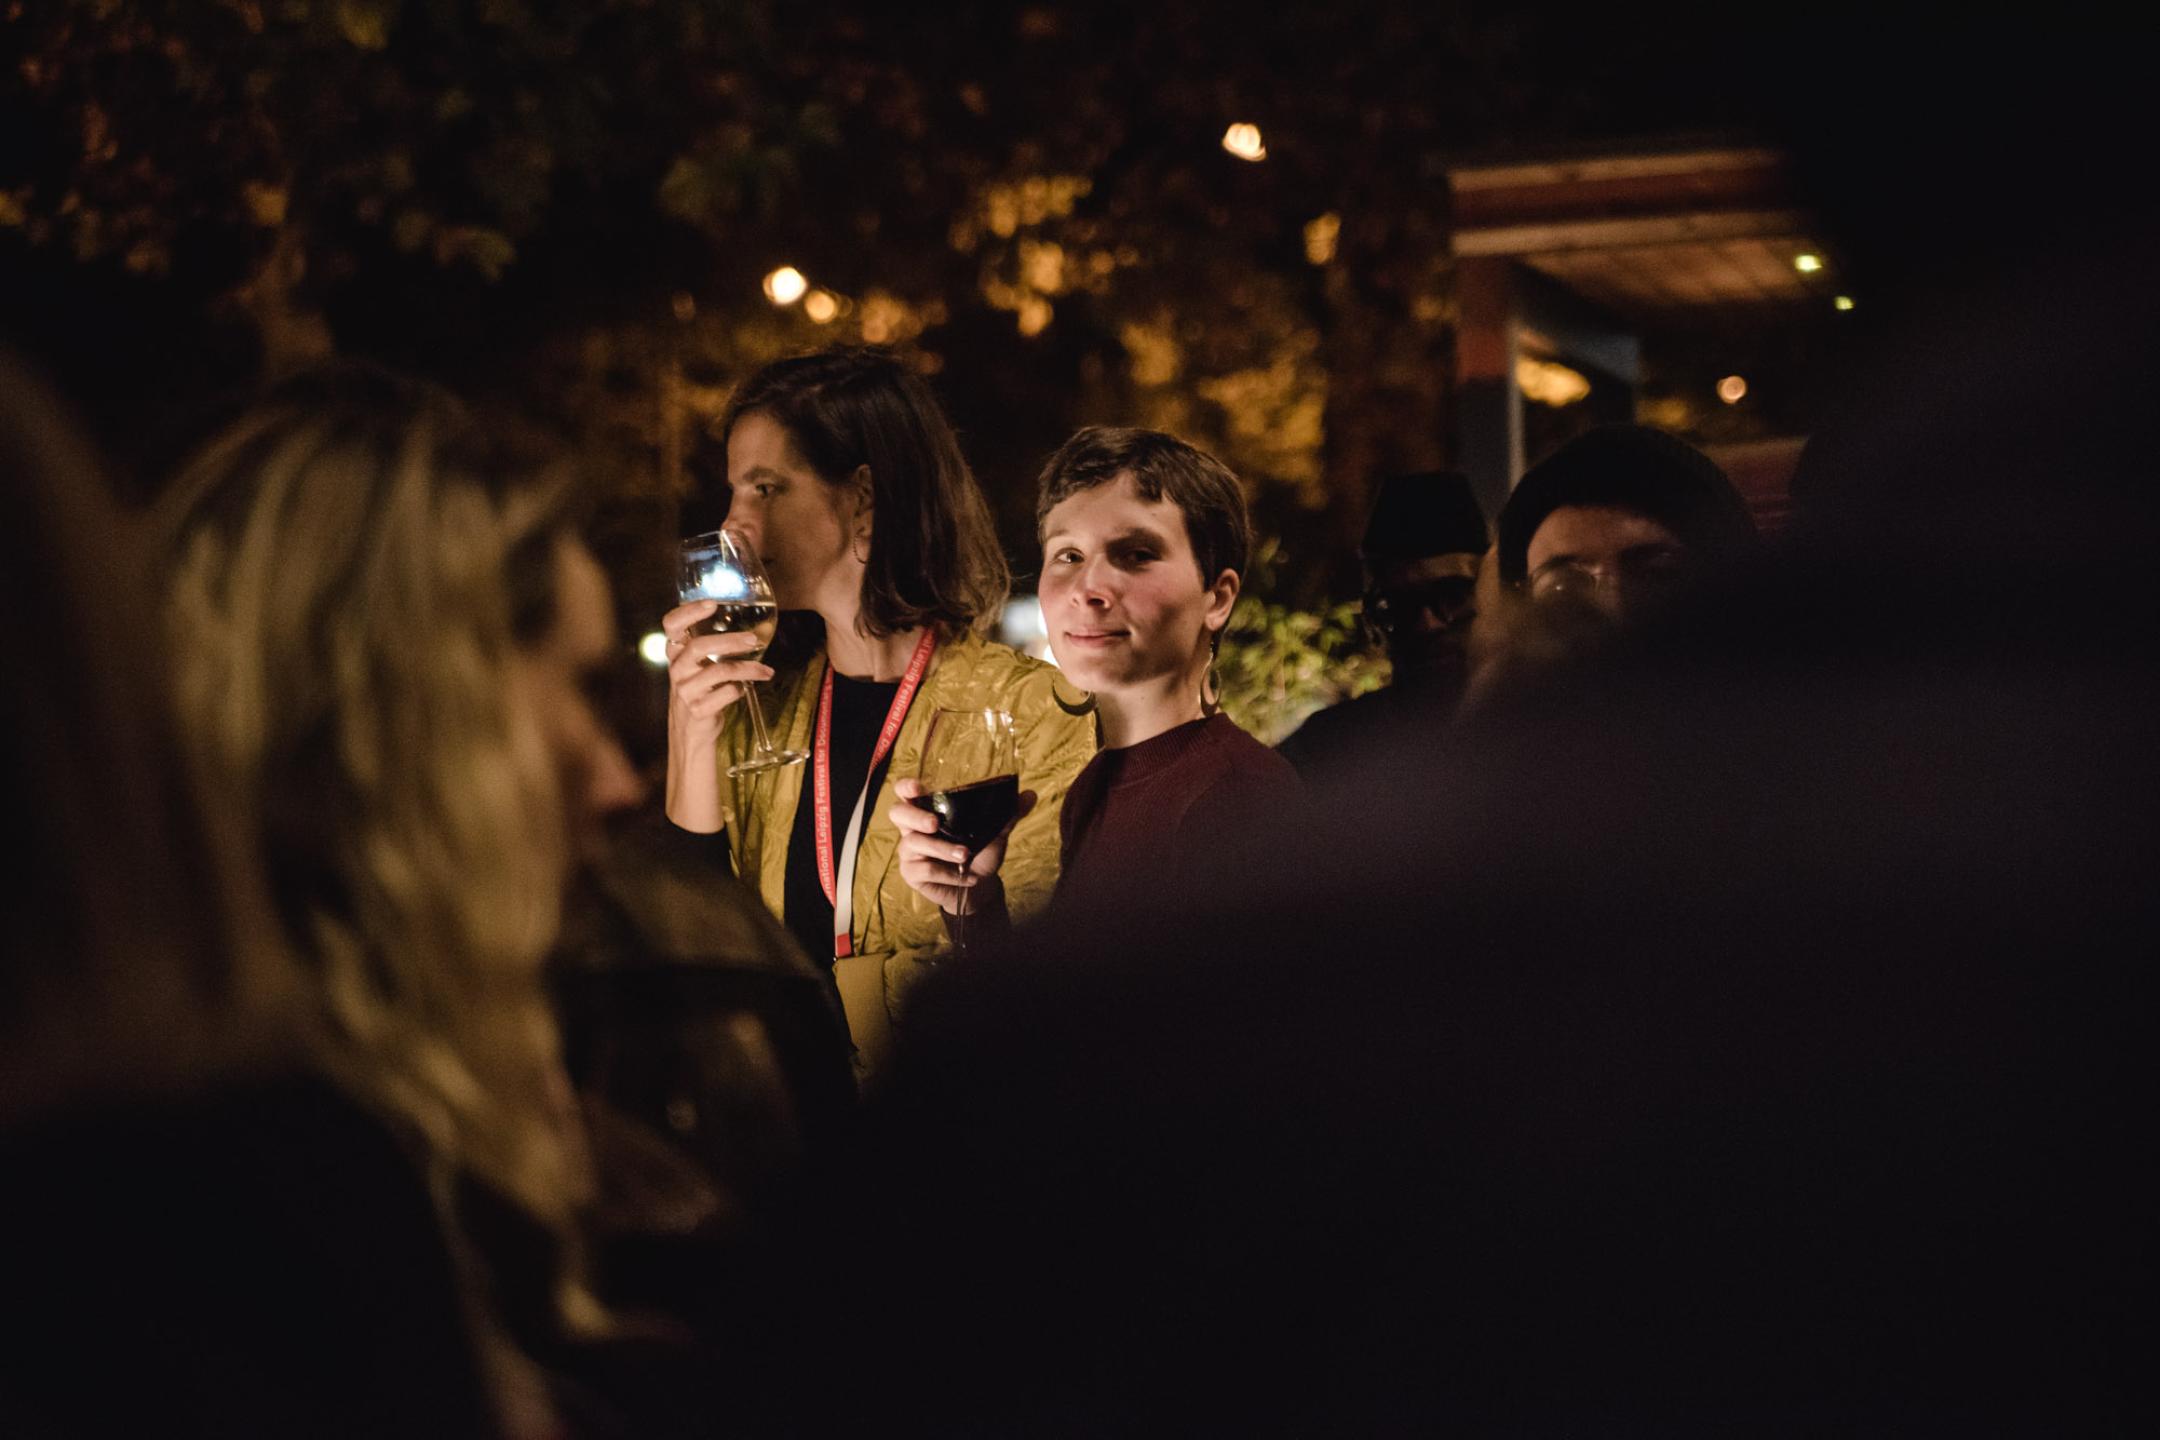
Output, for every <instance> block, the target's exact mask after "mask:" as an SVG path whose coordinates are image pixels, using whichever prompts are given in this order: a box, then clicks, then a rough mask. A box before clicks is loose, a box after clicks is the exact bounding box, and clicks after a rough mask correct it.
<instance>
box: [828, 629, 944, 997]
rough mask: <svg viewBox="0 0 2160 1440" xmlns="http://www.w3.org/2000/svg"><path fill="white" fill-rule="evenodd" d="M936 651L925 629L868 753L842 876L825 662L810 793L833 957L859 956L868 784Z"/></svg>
mask: <svg viewBox="0 0 2160 1440" xmlns="http://www.w3.org/2000/svg"><path fill="white" fill-rule="evenodd" d="M936 649H937V634H936V632H935V631H931V630H925V631H923V637H922V639H920V640H918V641H916V642H915V654H914V656H913V658H911V659H910V660H909V661H908V665H907V671H906V673H905V674H903V675H902V676H901V677H900V688H899V689H898V690H896V691H895V692H894V693H893V698H892V707H891V708H890V709H888V710H887V711H886V712H885V725H884V728H883V729H881V730H879V731H878V739H877V748H876V749H875V750H872V751H871V752H870V768H869V769H867V770H865V771H864V772H863V788H862V793H861V794H860V795H857V796H856V797H855V813H854V814H853V815H851V816H850V817H849V818H848V827H847V837H846V840H845V841H844V843H843V844H842V847H841V850H840V864H839V873H838V874H837V875H836V874H835V873H834V866H833V809H832V692H833V671H832V662H831V661H830V660H829V659H828V660H827V661H826V662H825V684H824V688H823V689H822V690H820V691H819V692H818V712H817V753H816V755H815V756H814V757H813V758H812V759H811V762H810V766H811V770H810V774H811V789H812V797H813V803H812V810H813V818H814V820H815V822H816V829H817V871H818V884H819V885H821V886H823V887H824V889H825V898H826V899H827V900H830V901H831V902H832V907H833V955H834V957H835V958H837V959H841V960H845V959H847V958H848V956H850V955H852V954H854V953H855V935H854V928H853V926H854V918H855V917H854V909H855V904H854V901H855V855H856V852H857V851H858V850H860V849H861V848H862V836H863V811H864V810H866V809H867V808H868V807H869V804H870V782H871V780H872V779H874V778H875V777H876V775H877V768H878V766H879V765H880V764H881V763H883V761H884V759H885V757H886V756H887V755H888V754H890V753H891V752H892V747H893V742H894V741H895V740H898V739H899V738H900V725H901V722H902V721H904V720H906V719H907V713H908V706H909V705H911V704H913V703H914V701H915V692H916V690H918V689H919V688H921V686H922V680H923V675H924V674H925V673H926V672H928V670H929V669H930V655H931V652H933V651H935V650H936Z"/></svg>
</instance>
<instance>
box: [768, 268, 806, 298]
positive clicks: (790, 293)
mask: <svg viewBox="0 0 2160 1440" xmlns="http://www.w3.org/2000/svg"><path fill="white" fill-rule="evenodd" d="M809 288H810V282H809V281H808V280H807V279H805V278H804V277H803V273H802V271H800V270H797V269H796V268H795V267H794V266H792V265H783V266H781V267H780V268H779V269H777V270H775V271H773V272H772V274H770V275H767V276H766V277H765V298H766V299H768V300H770V301H772V303H773V304H775V305H792V304H794V303H795V302H796V301H798V300H800V299H802V297H803V293H804V292H805V291H807V290H808V289H809Z"/></svg>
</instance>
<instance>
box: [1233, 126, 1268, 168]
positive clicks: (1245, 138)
mask: <svg viewBox="0 0 2160 1440" xmlns="http://www.w3.org/2000/svg"><path fill="white" fill-rule="evenodd" d="M1222 148H1223V149H1225V150H1227V151H1229V152H1230V153H1231V154H1232V155H1235V156H1237V158H1238V159H1240V160H1265V159H1267V145H1266V144H1265V142H1263V141H1262V140H1261V139H1260V127H1259V126H1257V125H1248V124H1246V123H1245V122H1244V121H1242V120H1241V121H1239V122H1238V123H1237V124H1235V125H1232V126H1231V127H1230V128H1229V129H1227V130H1225V131H1223V132H1222Z"/></svg>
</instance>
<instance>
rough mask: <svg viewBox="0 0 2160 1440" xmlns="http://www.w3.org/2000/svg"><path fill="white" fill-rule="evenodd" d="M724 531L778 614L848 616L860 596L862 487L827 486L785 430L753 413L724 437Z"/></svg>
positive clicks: (864, 536)
mask: <svg viewBox="0 0 2160 1440" xmlns="http://www.w3.org/2000/svg"><path fill="white" fill-rule="evenodd" d="M727 458H728V489H729V491H730V492H731V493H732V495H733V499H732V500H731V501H730V502H729V505H728V518H727V523H728V528H729V529H730V530H740V531H741V532H743V533H744V534H745V535H747V536H748V537H749V539H750V542H751V544H752V545H753V546H754V547H755V548H756V550H757V552H758V558H759V559H761V560H763V561H764V562H765V573H766V574H767V575H768V576H769V577H770V578H771V580H772V584H773V597H774V599H775V600H776V601H777V602H778V603H779V606H780V608H781V609H783V610H816V611H818V612H820V613H821V614H826V615H835V614H848V615H852V614H853V612H854V608H855V606H856V605H857V604H858V603H859V601H860V597H861V595H862V581H863V568H864V567H863V564H862V562H860V561H858V560H857V559H856V558H855V554H856V551H857V550H858V549H862V550H864V552H865V553H867V541H868V539H869V527H870V517H869V514H868V512H867V511H866V510H864V509H863V508H862V506H861V504H860V501H861V498H862V494H863V491H862V488H861V487H859V486H857V485H855V484H852V483H850V484H844V485H833V484H828V483H827V482H826V481H825V480H824V479H823V478H822V477H821V476H819V475H818V473H817V472H816V471H815V470H812V469H811V468H810V466H809V465H808V464H807V463H805V462H804V460H803V458H802V457H801V456H800V455H798V454H796V452H795V447H794V445H793V444H792V443H790V441H789V439H788V433H787V430H786V429H785V428H784V427H783V426H782V425H781V424H780V423H779V422H778V421H776V420H774V419H773V418H772V417H771V416H769V415H766V414H763V413H761V412H758V411H752V412H751V413H749V414H747V415H745V416H743V417H742V418H741V419H740V420H737V421H736V422H735V428H734V430H732V431H731V432H730V433H729V435H728V445H727Z"/></svg>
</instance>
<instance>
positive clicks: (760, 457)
mask: <svg viewBox="0 0 2160 1440" xmlns="http://www.w3.org/2000/svg"><path fill="white" fill-rule="evenodd" d="M721 433H722V435H723V436H724V438H725V440H726V443H727V465H728V488H729V490H730V492H731V494H732V503H731V507H730V510H729V515H728V528H729V529H731V530H734V531H736V532H738V533H739V534H740V535H742V536H743V537H745V538H747V539H748V540H749V541H750V543H751V544H752V545H753V546H754V548H755V549H756V550H757V552H758V554H759V555H760V556H761V557H762V559H763V561H764V565H765V569H766V572H767V574H768V575H769V576H770V578H771V580H772V585H773V591H774V598H775V599H776V600H777V602H778V604H779V607H780V609H781V610H783V611H808V612H811V613H814V614H815V615H816V616H817V617H818V619H819V620H820V621H821V622H822V628H823V634H822V637H821V643H820V644H819V646H818V649H817V652H816V653H815V654H814V655H812V656H811V658H810V660H809V662H808V663H807V665H805V666H804V667H803V668H801V669H800V670H798V671H795V672H794V673H791V674H789V675H788V676H787V677H786V678H785V679H784V680H783V681H782V685H781V693H780V697H779V703H778V706H777V709H776V711H775V713H774V714H773V716H772V725H771V730H772V735H773V740H774V743H775V744H777V745H779V746H781V747H783V748H785V749H791V750H809V751H811V755H810V759H809V763H807V764H805V765H803V766H801V767H799V768H783V769H775V770H765V771H761V772H755V773H747V774H743V775H740V776H736V777H732V778H730V777H729V776H728V775H727V773H726V771H727V769H728V766H729V765H730V764H731V763H732V762H735V761H738V760H741V759H743V758H745V757H746V756H747V755H748V754H749V753H750V749H751V745H752V736H751V728H750V727H749V726H748V725H746V724H743V723H741V722H739V721H737V720H735V719H733V718H732V717H734V716H735V714H736V713H737V711H736V706H735V701H736V700H738V699H739V698H740V697H741V695H742V693H743V688H744V687H745V686H746V685H749V684H753V683H755V682H757V681H760V680H765V679H770V678H773V676H774V673H775V672H774V671H773V669H772V668H771V667H768V666H766V665H763V664H758V663H754V662H751V661H748V660H746V659H743V658H737V657H742V656H745V655H746V654H749V653H753V652H754V651H755V649H756V648H757V645H758V643H759V642H758V641H757V640H756V639H755V638H754V637H752V636H749V635H694V634H693V631H694V630H695V628H696V627H697V625H698V624H699V622H701V621H703V620H704V619H706V618H707V617H708V616H709V614H710V613H711V609H712V602H710V601H697V602H692V603H690V604H686V605H683V606H680V607H678V608H677V609H675V610H673V611H670V612H669V614H668V615H667V617H666V619H665V621H664V622H663V624H664V628H665V629H666V631H667V634H668V649H669V655H670V658H671V663H670V668H669V672H668V673H669V685H670V699H669V709H668V716H669V722H668V780H667V797H668V815H669V817H670V818H671V819H672V820H674V822H675V823H676V824H677V825H679V826H681V827H682V828H683V829H685V830H690V831H695V832H699V833H715V832H719V831H722V830H723V829H724V830H725V831H726V833H727V836H728V843H729V847H730V850H731V852H732V856H733V859H734V863H735V868H736V873H737V874H739V875H741V876H742V877H743V879H744V880H745V881H747V882H749V883H750V884H751V885H753V886H755V887H756V888H757V890H758V891H759V893H760V894H762V895H763V896H764V898H765V902H766V903H767V904H768V905H770V906H771V907H772V909H773V910H774V912H775V913H776V914H778V915H779V916H780V917H781V919H782V920H783V921H784V922H785V923H786V924H787V926H788V928H789V930H791V931H792V932H793V933H794V934H795V936H796V937H797V938H798V939H799V940H801V941H802V943H803V946H804V948H805V949H806V950H808V951H809V953H810V954H811V955H812V956H814V957H817V958H819V959H822V960H825V961H828V962H829V963H831V964H832V966H833V975H834V979H835V981H836V983H837V984H838V986H839V990H840V996H841V1001H842V1003H843V1005H844V1006H845V1008H846V1010H847V1016H848V1027H849V1030H850V1032H851V1033H852V1035H853V1037H854V1040H855V1044H856V1047H857V1050H858V1054H859V1057H860V1060H861V1063H862V1065H863V1066H864V1067H865V1068H871V1067H874V1065H875V1063H876V1061H877V1059H878V1057H879V1056H880V1055H881V1054H882V1052H883V1050H884V1048H885V1046H886V1044H887V1042H888V1039H889V1026H890V1020H891V1007H892V1006H893V1005H894V1004H895V1003H896V1002H897V1000H898V998H899V995H900V993H901V992H902V991H903V990H904V989H905V987H906V985H907V983H908V981H909V980H911V979H912V978H913V977H914V975H915V974H916V973H918V972H919V970H920V968H921V966H922V964H923V963H924V962H925V961H926V960H928V959H929V958H931V957H932V956H933V955H934V954H935V953H936V951H937V950H938V949H939V948H941V947H942V946H943V945H944V943H945V934H944V926H943V924H942V921H941V919H940V915H939V907H938V906H937V905H935V904H933V903H932V902H931V901H929V900H927V899H925V898H923V897H922V896H920V895H918V894H917V893H915V892H914V891H913V890H911V889H910V888H909V887H908V886H907V884H906V883H905V882H904V881H903V880H902V879H901V877H900V874H899V870H898V860H899V856H898V845H899V838H900V837H899V832H898V831H896V830H895V829H894V828H893V827H892V826H891V825H889V824H874V823H872V822H873V821H874V820H875V819H876V818H877V817H880V816H883V815H885V814H886V813H887V811H888V809H889V808H890V806H891V805H892V803H893V801H894V798H895V796H896V794H897V792H896V791H894V790H893V788H892V785H893V782H894V781H897V780H899V779H903V778H908V777H913V776H915V775H916V774H917V773H918V772H919V771H920V769H921V761H922V747H923V740H924V737H925V734H926V732H927V731H928V729H929V724H930V719H931V717H932V716H933V715H934V714H935V713H936V712H937V711H939V710H941V709H978V710H979V709H993V710H1002V711H1005V712H1008V713H1009V714H1011V716H1012V717H1013V720H1014V725H1015V729H1016V731H1017V734H1018V739H1019V748H1020V777H1019V778H1020V784H1021V785H1022V786H1023V787H1024V789H1025V790H1026V791H1029V792H1032V794H1033V796H1034V797H1035V798H1034V801H1033V802H1032V803H1033V804H1034V809H1033V811H1032V813H1029V812H1028V811H1026V810H1025V809H1023V812H1022V818H1021V819H1020V820H1019V822H1018V824H1017V827H1016V828H1014V829H1013V830H1012V832H1011V836H1010V844H1009V849H1010V856H1011V858H1010V860H1009V861H1008V864H1007V875H1008V884H1009V889H1010V895H1009V898H1010V900H1011V902H1012V903H1013V904H1014V905H1015V906H1016V907H1018V908H1020V909H1021V910H1023V911H1025V910H1027V909H1030V908H1033V907H1034V906H1035V905H1038V904H1040V903H1041V902H1043V901H1046V900H1047V899H1048V898H1049V895H1050V891H1051V889H1052V887H1053V885H1054V884H1055V881H1056V876H1057V836H1056V828H1055V827H1056V820H1055V816H1056V814H1057V810H1058V802H1059V801H1060V800H1061V799H1062V797H1063V795H1064V792H1065V788H1066V786H1067V785H1068V784H1069V783H1070V781H1071V780H1072V777H1073V776H1074V774H1076V773H1077V772H1078V771H1079V769H1080V768H1081V766H1083V765H1084V764H1086V763H1087V760H1088V757H1089V756H1090V755H1092V754H1093V753H1094V748H1095V742H1094V734H1093V726H1092V725H1091V723H1090V722H1089V720H1088V719H1087V718H1086V716H1085V714H1084V712H1081V711H1080V709H1079V707H1078V706H1061V705H1060V704H1059V703H1058V700H1057V697H1056V694H1055V692H1054V685H1055V682H1056V672H1055V671H1054V670H1052V669H1051V667H1049V666H1047V665H1045V664H1043V663H1042V662H1040V661H1037V660H1033V659H1030V658H1028V657H1027V656H1024V655H1021V654H1018V653H1017V652H1015V651H1013V650H1011V649H1008V648H1006V647H1005V646H1002V645H995V644H992V643H990V642H988V641H985V640H984V639H982V638H981V636H980V634H979V633H978V632H979V631H981V630H982V629H985V628H987V627H988V625H989V624H990V623H991V622H992V621H993V620H994V619H995V618H996V616H997V612H998V607H999V606H1000V605H1001V604H1002V602H1003V601H1004V599H1005V593H1006V586H1007V582H1008V575H1007V570H1006V566H1005V560H1004V556H1003V554H1002V552H1001V551H1000V550H999V548H998V544H997V536H996V532H995V530H994V528H993V526H992V524H991V519H990V510H989V506H988V505H987V504H986V503H985V501H984V500H983V497H982V493H981V491H980V490H979V489H978V488H977V487H976V484H975V480H974V477H973V476H972V475H971V474H970V473H969V471H968V468H967V462H966V461H965V460H964V459H963V458H962V457H961V454H960V445H959V441H958V439H957V438H956V437H955V436H954V435H953V431H952V426H951V424H950V423H949V422H948V421H947V420H946V418H945V415H944V412H943V411H942V410H941V409H940V408H939V407H938V403H937V400H936V398H935V397H934V396H933V395H932V394H931V392H930V388H929V386H928V385H926V384H925V383H924V382H923V381H922V379H921V378H920V377H918V376H917V375H915V374H914V373H913V372H911V371H910V370H908V369H907V368H906V366H904V365H903V364H901V363H900V361H899V360H898V359H897V358H896V357H894V356H893V355H892V354H891V353H889V352H887V351H884V350H879V349H868V348H858V347H848V348H836V349H831V350H825V351H820V352H818V353H817V354H814V355H804V356H798V357H795V358H793V359H788V360H782V361H778V362H776V363H775V364H772V365H768V366H767V367H765V368H764V369H763V370H761V371H759V372H758V373H757V374H756V375H754V376H752V377H751V378H750V379H749V380H748V381H747V382H745V383H744V385H743V386H742V388H741V389H740V390H739V391H737V392H736V394H735V397H734V399H733V401H732V402H731V403H730V404H729V406H728V409H727V413H726V416H725V418H724V420H723V422H722V426H721ZM693 641H694V642H695V643H692V642H693ZM1028 803H1030V802H1028V801H1027V800H1025V799H1024V800H1023V805H1024V806H1025V805H1026V804H1028ZM858 816H859V823H857V817H858ZM851 842H852V843H851ZM850 876H852V879H851V881H850V880H849V879H848V877H850Z"/></svg>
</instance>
